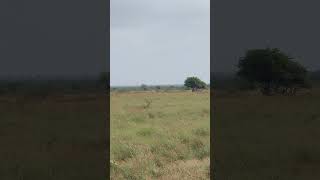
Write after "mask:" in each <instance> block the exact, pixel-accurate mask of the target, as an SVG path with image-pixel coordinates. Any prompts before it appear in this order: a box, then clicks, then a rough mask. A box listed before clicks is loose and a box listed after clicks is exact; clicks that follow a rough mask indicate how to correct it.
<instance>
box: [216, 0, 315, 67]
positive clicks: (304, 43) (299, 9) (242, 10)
mask: <svg viewBox="0 0 320 180" xmlns="http://www.w3.org/2000/svg"><path fill="white" fill-rule="evenodd" d="M213 7H214V11H213V15H212V17H213V19H212V21H213V25H212V26H213V27H214V29H213V33H212V36H213V39H214V40H213V42H212V46H213V52H212V53H213V58H212V63H211V65H212V68H211V71H213V72H234V71H236V70H237V68H236V65H237V63H238V60H239V57H241V56H244V54H245V51H246V50H247V49H251V48H266V47H267V46H269V47H275V48H280V49H281V50H282V51H284V52H285V53H287V54H289V55H291V56H292V57H294V58H295V59H296V60H297V61H298V62H300V63H301V64H302V65H304V66H305V67H306V68H307V69H308V70H311V71H313V70H317V69H320V63H319V59H320V56H319V42H320V24H319V23H318V21H319V18H318V17H320V11H319V7H320V2H319V1H301V0H241V1H237V0H215V1H213Z"/></svg>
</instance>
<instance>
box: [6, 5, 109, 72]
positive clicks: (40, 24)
mask: <svg viewBox="0 0 320 180" xmlns="http://www.w3.org/2000/svg"><path fill="white" fill-rule="evenodd" d="M106 3H107V2H106V1H90V3H88V1H87V0H77V1H76V4H75V1H66V0H54V1H43V0H28V1H24V0H1V1H0V22H1V28H0V39H1V40H0V63H1V65H0V76H7V75H10V76H16V75H19V76H20V75H27V76H30V75H42V76H43V75H59V76H70V75H71V76H78V75H90V76H91V75H97V74H99V73H100V72H102V71H106V69H107V68H106V64H107V54H106V49H109V47H108V46H107V44H106V35H107V34H106V29H105V27H106V24H108V21H107V12H106V8H105V7H106Z"/></svg>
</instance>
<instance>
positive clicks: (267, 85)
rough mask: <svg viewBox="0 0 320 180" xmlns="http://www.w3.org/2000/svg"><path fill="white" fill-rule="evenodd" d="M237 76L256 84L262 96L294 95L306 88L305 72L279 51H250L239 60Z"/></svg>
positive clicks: (300, 66)
mask: <svg viewBox="0 0 320 180" xmlns="http://www.w3.org/2000/svg"><path fill="white" fill-rule="evenodd" d="M238 67H239V71H238V73H237V74H238V75H239V76H240V77H241V78H243V79H245V80H247V81H248V82H250V83H252V84H258V87H259V89H260V91H261V92H262V93H263V94H264V95H271V94H273V93H279V92H281V93H282V94H295V93H296V90H297V89H298V88H303V87H307V86H306V85H307V83H306V82H307V81H306V80H307V76H306V75H307V70H306V69H305V68H304V67H303V66H302V65H300V64H299V63H298V62H296V61H293V58H291V57H289V56H288V55H286V54H285V53H283V52H281V51H280V50H279V49H277V48H274V49H270V48H267V49H252V50H248V51H247V52H246V54H245V57H242V58H240V60H239V64H238Z"/></svg>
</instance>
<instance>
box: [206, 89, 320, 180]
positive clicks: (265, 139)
mask: <svg viewBox="0 0 320 180" xmlns="http://www.w3.org/2000/svg"><path fill="white" fill-rule="evenodd" d="M319 101H320V90H319V89H313V90H311V91H310V92H308V93H306V92H305V93H301V94H298V95H297V96H261V95H260V94H257V93H249V92H243V93H241V92H232V93H227V92H224V91H221V92H219V91H217V92H216V93H215V95H214V99H213V103H212V106H213V108H214V110H213V112H214V121H213V123H214V130H213V131H214V134H213V138H214V141H213V143H214V144H213V145H214V157H215V162H214V167H215V173H214V177H215V179H218V180H219V179H224V180H250V179H254V180H255V179H259V180H298V179H308V180H316V179H319V178H320V171H319V167H320V143H319V138H320V131H319V130H320V111H319Z"/></svg>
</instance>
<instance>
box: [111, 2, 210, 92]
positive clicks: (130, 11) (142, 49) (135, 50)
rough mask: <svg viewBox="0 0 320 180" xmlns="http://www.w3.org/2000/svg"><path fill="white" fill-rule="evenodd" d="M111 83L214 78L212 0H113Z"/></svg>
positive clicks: (167, 82) (169, 81)
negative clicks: (211, 41) (211, 36)
mask: <svg viewBox="0 0 320 180" xmlns="http://www.w3.org/2000/svg"><path fill="white" fill-rule="evenodd" d="M110 14H111V22H110V69H111V70H110V84H111V86H126V85H141V84H147V85H161V84H183V82H184V80H185V79H186V78H187V77H189V76H197V77H199V78H200V79H202V80H203V81H205V82H207V83H209V81H210V1H209V0H196V1H195V0H134V1H133V0H111V6H110Z"/></svg>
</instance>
